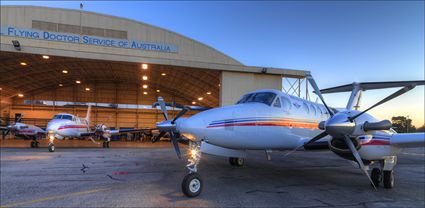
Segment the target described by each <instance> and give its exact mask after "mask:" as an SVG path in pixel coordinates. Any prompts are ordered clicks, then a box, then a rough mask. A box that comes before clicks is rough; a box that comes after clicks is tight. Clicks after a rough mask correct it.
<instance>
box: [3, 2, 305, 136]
mask: <svg viewBox="0 0 425 208" xmlns="http://www.w3.org/2000/svg"><path fill="white" fill-rule="evenodd" d="M0 49H1V54H0V60H1V61H0V110H1V115H0V116H1V117H3V118H9V117H14V115H15V113H22V114H24V121H25V120H27V122H29V121H30V120H31V122H32V124H36V125H40V126H43V125H45V124H46V122H47V121H48V120H49V119H50V118H52V116H53V115H54V114H55V113H60V112H67V113H72V114H76V115H79V116H84V115H85V112H86V106H85V104H87V103H93V105H94V109H93V111H92V115H91V118H92V122H93V123H99V122H102V123H106V124H107V125H108V126H110V127H115V128H121V127H153V126H154V124H155V123H156V122H157V121H161V120H162V119H163V118H162V116H161V115H160V112H159V111H158V110H156V109H152V108H151V107H150V106H151V105H152V103H153V102H155V101H156V98H157V97H158V96H162V97H164V99H165V100H166V101H168V102H170V101H175V102H177V103H180V104H185V105H200V106H206V107H217V106H223V105H228V104H232V103H234V102H235V101H237V99H238V98H239V97H240V96H241V95H242V94H244V93H246V92H248V91H252V90H256V89H264V88H272V89H278V90H282V88H283V86H282V79H283V78H287V77H291V78H295V79H303V78H304V77H305V75H306V74H307V73H309V72H308V71H303V70H290V69H278V68H270V67H254V66H245V65H243V64H242V63H240V62H238V61H237V60H235V59H233V58H231V57H229V56H227V55H225V54H223V53H221V52H219V51H217V50H215V49H214V48H212V47H210V46H207V45H205V44H203V43H200V42H198V41H195V40H193V39H191V38H188V37H184V36H182V35H179V34H177V33H175V32H172V31H169V30H166V29H162V28H159V27H156V26H152V25H149V24H146V23H142V22H138V21H134V20H130V19H125V18H120V17H114V16H110V15H105V14H99V13H93V12H87V11H82V10H70V9H57V8H47V7H35V6H2V7H1V45H0ZM298 83H299V82H298ZM298 87H299V86H298ZM292 90H294V89H292ZM174 113H175V112H174Z"/></svg>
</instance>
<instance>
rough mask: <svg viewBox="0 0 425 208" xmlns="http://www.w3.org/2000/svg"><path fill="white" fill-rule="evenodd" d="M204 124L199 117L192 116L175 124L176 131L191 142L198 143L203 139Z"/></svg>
mask: <svg viewBox="0 0 425 208" xmlns="http://www.w3.org/2000/svg"><path fill="white" fill-rule="evenodd" d="M206 126H207V125H206V122H205V121H204V119H202V118H201V117H199V116H196V115H195V116H192V117H190V118H187V119H184V120H182V121H181V122H178V123H177V130H178V131H179V132H180V134H182V135H183V136H185V137H186V138H188V139H190V140H192V141H200V140H202V139H204V137H205V129H206Z"/></svg>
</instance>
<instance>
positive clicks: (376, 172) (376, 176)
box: [370, 168, 382, 187]
mask: <svg viewBox="0 0 425 208" xmlns="http://www.w3.org/2000/svg"><path fill="white" fill-rule="evenodd" d="M370 177H371V178H372V181H373V184H374V185H375V186H376V187H378V186H379V184H380V183H381V180H382V174H381V170H380V169H379V168H374V169H372V173H371V176H370Z"/></svg>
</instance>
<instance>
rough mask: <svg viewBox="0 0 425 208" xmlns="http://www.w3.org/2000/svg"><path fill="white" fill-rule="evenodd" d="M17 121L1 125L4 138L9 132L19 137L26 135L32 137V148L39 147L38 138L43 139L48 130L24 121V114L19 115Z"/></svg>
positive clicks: (0, 128)
mask: <svg viewBox="0 0 425 208" xmlns="http://www.w3.org/2000/svg"><path fill="white" fill-rule="evenodd" d="M15 120H16V121H15V123H13V124H9V125H7V126H5V127H0V130H1V131H2V134H3V138H4V137H6V135H8V134H9V133H11V134H13V135H15V136H18V137H25V138H29V139H32V141H31V148H37V147H38V145H39V142H38V141H37V139H42V138H43V137H45V135H46V131H44V130H43V129H42V128H40V127H38V126H35V125H30V124H25V123H22V122H21V120H22V116H20V117H17V118H16V119H15Z"/></svg>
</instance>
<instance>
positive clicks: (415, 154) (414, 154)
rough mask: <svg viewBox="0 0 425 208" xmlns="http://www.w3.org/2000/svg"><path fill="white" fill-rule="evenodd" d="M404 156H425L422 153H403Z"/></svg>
mask: <svg viewBox="0 0 425 208" xmlns="http://www.w3.org/2000/svg"><path fill="white" fill-rule="evenodd" d="M401 154H403V155H412V156H425V154H422V153H413V152H402V153H401Z"/></svg>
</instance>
